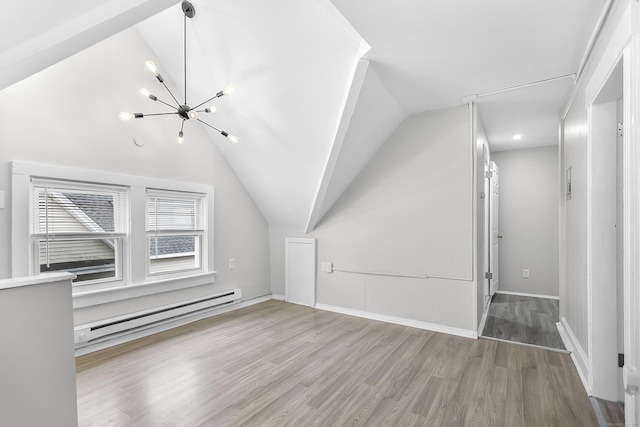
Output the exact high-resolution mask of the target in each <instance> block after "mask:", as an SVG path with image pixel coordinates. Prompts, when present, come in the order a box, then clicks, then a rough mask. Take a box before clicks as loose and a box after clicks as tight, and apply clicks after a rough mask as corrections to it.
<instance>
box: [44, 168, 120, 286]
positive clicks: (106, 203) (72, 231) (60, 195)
mask: <svg viewBox="0 0 640 427" xmlns="http://www.w3.org/2000/svg"><path fill="white" fill-rule="evenodd" d="M31 184H32V185H31V241H32V244H33V251H32V253H33V257H34V266H36V268H35V270H36V272H40V273H42V272H49V271H69V272H71V273H74V274H75V275H76V276H77V278H76V279H75V282H76V283H77V284H92V283H99V282H109V281H120V280H122V277H123V271H122V270H123V268H122V259H123V247H124V245H125V240H126V238H127V229H126V224H127V221H125V218H126V213H127V209H126V208H127V206H126V202H127V197H126V195H127V193H126V188H125V187H111V186H102V185H91V184H80V183H74V182H71V181H58V180H39V179H32V182H31Z"/></svg>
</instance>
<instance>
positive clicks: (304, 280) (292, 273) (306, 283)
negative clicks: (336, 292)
mask: <svg viewBox="0 0 640 427" xmlns="http://www.w3.org/2000/svg"><path fill="white" fill-rule="evenodd" d="M315 266H316V239H304V238H293V237H287V238H285V276H284V283H285V301H287V302H292V303H296V304H302V305H306V306H309V307H315V305H316V267H315Z"/></svg>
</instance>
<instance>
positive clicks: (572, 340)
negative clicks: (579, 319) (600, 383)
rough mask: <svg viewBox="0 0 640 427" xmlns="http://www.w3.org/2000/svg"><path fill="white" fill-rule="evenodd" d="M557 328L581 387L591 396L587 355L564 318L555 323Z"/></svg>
mask: <svg viewBox="0 0 640 427" xmlns="http://www.w3.org/2000/svg"><path fill="white" fill-rule="evenodd" d="M556 326H557V327H558V332H559V333H560V338H562V342H563V343H564V346H565V347H566V349H567V350H569V351H570V352H571V359H572V360H573V364H574V365H575V366H576V370H577V371H578V375H579V376H580V381H582V385H583V386H584V389H585V390H586V392H587V394H588V395H589V396H591V386H590V385H589V381H588V378H589V360H588V359H587V354H586V353H585V352H584V349H583V348H582V346H581V345H580V343H579V342H578V339H577V338H576V336H575V334H574V333H573V330H572V329H571V326H569V323H568V322H567V319H566V318H565V317H562V318H561V319H560V321H559V322H558V323H556Z"/></svg>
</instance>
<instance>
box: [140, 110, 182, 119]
mask: <svg viewBox="0 0 640 427" xmlns="http://www.w3.org/2000/svg"><path fill="white" fill-rule="evenodd" d="M169 114H178V112H177V111H174V112H171V113H150V114H142V117H147V116H168V115H169ZM142 117H140V118H142Z"/></svg>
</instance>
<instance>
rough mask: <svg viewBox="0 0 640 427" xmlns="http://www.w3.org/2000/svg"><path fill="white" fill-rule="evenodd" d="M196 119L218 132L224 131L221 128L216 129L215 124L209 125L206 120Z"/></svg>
mask: <svg viewBox="0 0 640 427" xmlns="http://www.w3.org/2000/svg"><path fill="white" fill-rule="evenodd" d="M198 121H199V122H200V123H202V124H203V125H206V126H209V127H210V128H211V129H213V130H215V131H218V132H220V133H223V132H224V131H222V130H220V129H218V128H217V127H215V126H212V125H210V124H209V123H207V122H205V121H202V120H200V119H198Z"/></svg>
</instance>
